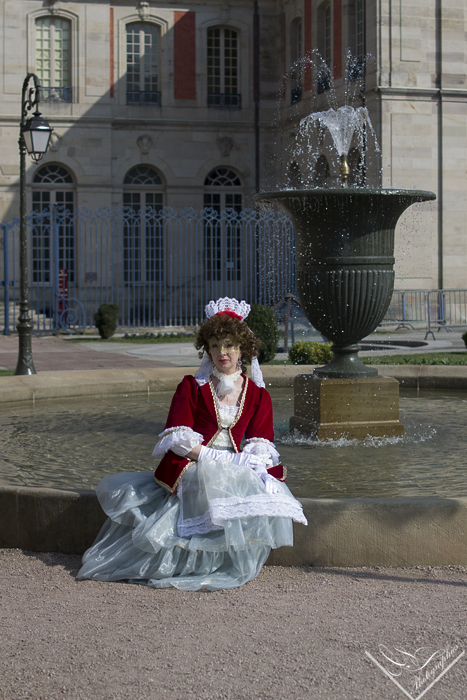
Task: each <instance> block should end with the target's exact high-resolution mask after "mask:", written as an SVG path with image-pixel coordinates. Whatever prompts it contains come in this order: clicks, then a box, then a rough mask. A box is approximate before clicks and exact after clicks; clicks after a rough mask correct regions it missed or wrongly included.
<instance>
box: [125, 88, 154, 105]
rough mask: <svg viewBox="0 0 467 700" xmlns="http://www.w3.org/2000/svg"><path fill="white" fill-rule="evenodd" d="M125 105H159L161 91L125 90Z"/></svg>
mask: <svg viewBox="0 0 467 700" xmlns="http://www.w3.org/2000/svg"><path fill="white" fill-rule="evenodd" d="M126 103H127V105H152V106H153V107H160V106H161V91H160V90H127V91H126Z"/></svg>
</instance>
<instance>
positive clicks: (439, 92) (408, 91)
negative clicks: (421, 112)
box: [366, 85, 467, 100]
mask: <svg viewBox="0 0 467 700" xmlns="http://www.w3.org/2000/svg"><path fill="white" fill-rule="evenodd" d="M371 92H377V93H379V94H380V95H382V96H383V97H385V96H387V97H390V98H394V97H401V98H404V99H410V98H417V97H425V98H426V97H428V98H432V99H433V98H435V99H438V100H439V99H440V97H441V99H451V100H453V99H459V100H465V99H467V90H466V89H461V88H418V87H385V86H383V85H378V86H377V87H376V88H372V89H370V90H367V93H366V94H369V93H371Z"/></svg>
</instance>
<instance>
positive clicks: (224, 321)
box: [195, 313, 261, 373]
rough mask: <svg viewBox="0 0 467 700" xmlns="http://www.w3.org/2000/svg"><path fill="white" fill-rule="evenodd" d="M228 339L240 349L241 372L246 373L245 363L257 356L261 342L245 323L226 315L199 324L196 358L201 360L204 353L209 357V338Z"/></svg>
mask: <svg viewBox="0 0 467 700" xmlns="http://www.w3.org/2000/svg"><path fill="white" fill-rule="evenodd" d="M227 336H229V338H231V339H232V341H233V342H234V343H235V345H238V346H239V347H240V351H241V353H242V372H243V373H245V372H246V364H245V360H246V361H247V362H251V361H252V359H253V358H254V357H257V356H258V352H259V347H260V345H261V341H260V340H259V338H257V337H256V336H255V334H254V333H253V332H252V331H251V330H250V329H249V328H248V326H247V325H246V323H245V322H243V321H238V320H237V319H235V318H232V317H231V316H228V315H227V314H223V313H220V314H215V315H214V316H211V318H210V319H208V320H207V321H204V323H202V324H201V326H200V328H199V331H198V335H197V337H196V342H195V348H196V349H197V350H199V351H200V352H198V356H199V358H200V359H201V358H202V357H203V354H204V353H205V352H207V353H208V355H209V341H210V340H211V338H217V339H218V340H222V338H226V337H227Z"/></svg>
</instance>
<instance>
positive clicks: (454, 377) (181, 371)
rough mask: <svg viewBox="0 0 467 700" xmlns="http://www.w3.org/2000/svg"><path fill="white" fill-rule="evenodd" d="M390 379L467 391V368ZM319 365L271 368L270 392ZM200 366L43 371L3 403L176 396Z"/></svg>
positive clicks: (407, 372) (18, 384)
mask: <svg viewBox="0 0 467 700" xmlns="http://www.w3.org/2000/svg"><path fill="white" fill-rule="evenodd" d="M377 368H378V370H379V373H380V374H381V375H382V376H384V377H394V378H395V379H397V380H398V381H399V382H400V384H401V386H403V387H406V388H414V389H467V366H462V365H461V366H458V367H452V366H449V367H444V366H436V365H435V366H431V365H379V366H377ZM313 369H314V366H311V365H299V366H296V367H291V366H285V367H281V366H278V365H276V366H271V367H265V368H264V370H263V375H264V381H265V384H266V387H292V386H293V380H294V378H295V377H296V376H297V375H298V374H311V372H313ZM196 371H197V368H196V367H177V368H173V369H171V368H165V367H164V368H154V369H125V370H121V369H119V370H115V369H105V370H79V371H74V372H41V373H40V374H35V375H32V376H23V377H2V378H1V379H0V403H3V402H7V401H35V400H39V399H50V398H64V397H71V396H75V397H79V396H103V395H111V394H131V393H153V392H156V391H174V390H175V388H176V386H177V384H178V383H179V382H180V380H181V378H182V377H183V376H184V375H185V374H195V373H196Z"/></svg>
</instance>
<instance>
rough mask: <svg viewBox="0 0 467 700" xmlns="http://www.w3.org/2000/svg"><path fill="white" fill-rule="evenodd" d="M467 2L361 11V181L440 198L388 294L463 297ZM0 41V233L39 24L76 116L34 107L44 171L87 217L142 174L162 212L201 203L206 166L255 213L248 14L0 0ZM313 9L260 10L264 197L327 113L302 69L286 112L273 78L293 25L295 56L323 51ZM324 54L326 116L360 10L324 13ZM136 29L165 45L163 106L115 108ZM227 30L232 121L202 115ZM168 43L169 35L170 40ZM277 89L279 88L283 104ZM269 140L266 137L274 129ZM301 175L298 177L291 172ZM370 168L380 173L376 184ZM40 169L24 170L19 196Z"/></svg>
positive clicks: (286, 53)
mask: <svg viewBox="0 0 467 700" xmlns="http://www.w3.org/2000/svg"><path fill="white" fill-rule="evenodd" d="M466 5H467V0H461V1H460V2H459V0H445V2H443V3H442V17H439V16H438V15H437V14H436V8H437V6H438V4H437V2H436V0H411V2H410V3H407V2H405V0H382V1H381V2H376V0H367V1H366V3H365V6H366V44H365V49H366V51H367V52H369V53H371V54H372V55H373V56H374V58H375V61H374V62H372V63H370V64H369V65H368V69H367V76H366V102H367V106H368V109H369V111H370V115H371V118H372V121H373V124H374V127H375V130H376V133H377V136H378V139H379V143H380V146H381V156H380V157H379V156H378V155H377V154H376V157H375V158H374V164H373V165H372V166H371V168H369V171H368V176H369V181H370V182H375V183H376V182H378V181H380V182H381V183H382V184H383V185H384V186H390V187H409V188H418V189H428V190H433V191H435V192H436V194H437V197H438V200H437V202H436V203H435V204H433V205H427V204H424V205H420V206H419V207H414V208H412V209H411V210H410V211H409V212H407V214H406V215H405V216H404V218H403V220H401V222H400V224H399V226H398V229H397V237H396V288H399V289H423V288H437V287H438V286H443V287H444V288H465V286H466V284H465V269H466V267H467V232H466V228H465V226H466V225H465V221H466V206H467V203H466V187H465V185H466V182H465V180H466V171H465V162H466V156H467V153H466V139H465V136H466V131H467V123H466V122H467V118H466V97H467V87H466V84H465V81H466V78H465V75H466V57H465V21H466V18H465V14H466ZM0 6H1V14H0V40H1V49H2V55H3V56H4V62H3V71H2V72H1V74H0V94H1V97H2V99H1V100H0V138H1V140H2V152H1V156H0V220H6V219H9V218H11V217H12V216H14V215H17V214H18V208H19V207H18V199H19V193H18V182H19V154H18V146H17V140H18V121H19V112H20V96H21V85H22V81H23V79H24V77H25V75H26V72H27V71H28V70H29V71H35V70H36V47H35V23H36V20H37V19H39V18H41V17H45V16H52V17H55V18H62V19H66V20H68V21H69V22H70V23H71V25H70V26H71V37H72V41H71V47H72V48H71V86H72V89H73V101H72V102H71V103H44V104H43V105H42V112H43V114H44V115H45V116H46V117H47V118H48V119H49V121H50V123H51V125H52V126H53V128H54V135H53V138H52V143H51V147H50V149H49V152H48V154H47V155H46V156H45V158H44V159H43V161H42V163H41V164H40V165H42V164H50V163H58V164H61V165H63V166H65V167H66V168H67V169H68V170H69V172H70V173H71V174H72V177H73V180H74V191H75V202H76V204H77V205H78V206H79V205H84V206H86V207H88V208H90V209H95V208H97V207H100V206H110V207H114V208H119V207H120V206H122V197H123V180H124V177H125V175H126V173H128V171H129V170H130V169H131V168H132V167H134V166H136V165H139V164H145V165H151V166H154V167H155V168H156V169H157V172H158V173H159V175H160V177H161V179H162V181H163V188H162V189H163V196H164V204H165V205H168V206H172V207H174V208H176V209H180V208H183V207H186V206H191V207H194V208H196V209H200V208H201V207H202V206H203V193H204V181H205V178H206V176H207V175H208V173H209V172H210V171H212V170H213V169H214V168H216V167H220V166H222V167H226V168H229V169H231V170H232V171H233V172H235V173H236V174H237V175H238V176H239V177H240V178H241V182H242V193H243V206H251V205H252V204H253V194H254V188H255V127H254V115H255V111H254V90H253V88H254V84H253V83H254V81H253V59H254V56H253V4H252V3H249V2H246V1H243V0H236V1H235V2H230V3H228V2H225V3H222V4H218V3H210V4H209V3H208V4H206V3H204V4H198V3H197V2H196V1H195V0H190V2H189V3H188V4H185V5H184V6H183V7H181V6H180V7H177V6H174V5H172V4H169V3H168V2H163V1H160V2H149V3H148V2H127V1H126V0H120V1H119V2H113V3H109V2H108V1H107V2H106V1H104V0H96V1H94V2H89V3H88V2H63V1H62V0H53V1H52V2H49V3H43V2H42V0H2V1H1V2H0ZM322 8H323V4H322V3H321V2H319V0H294V1H293V2H292V1H285V0H281V1H280V2H279V3H275V2H272V0H260V2H259V15H260V18H259V30H260V31H259V36H260V166H261V180H260V184H261V187H262V188H263V189H268V188H270V187H273V186H276V184H277V183H278V182H280V181H281V180H283V178H284V173H285V172H286V170H287V167H288V160H289V152H290V146H291V144H292V143H293V138H294V136H293V135H294V133H295V131H296V129H297V126H298V123H299V121H300V119H301V118H302V117H303V116H305V115H306V114H308V113H309V112H310V111H312V110H316V109H325V108H326V107H327V106H328V95H327V94H321V95H317V94H316V80H315V78H314V77H313V76H312V72H311V71H310V70H306V71H305V73H304V75H303V77H302V88H303V90H302V95H301V99H300V100H299V101H298V103H297V104H294V105H291V99H290V95H291V92H290V91H291V83H290V81H284V79H283V74H284V72H285V71H286V70H287V69H288V67H289V66H290V62H291V60H293V56H294V55H295V54H294V47H293V46H291V37H292V36H293V35H292V34H291V26H292V23H293V22H296V21H301V30H300V31H301V32H302V35H301V36H302V39H301V45H302V53H303V51H304V50H308V49H309V47H310V46H311V47H312V48H316V47H317V46H318V45H320V41H322V38H321V37H322V27H321V26H320V22H321V19H320V18H321V17H322V13H321V14H320V11H321V9H322ZM330 8H331V21H332V30H331V44H332V46H331V48H332V61H333V66H334V76H335V80H336V89H337V96H336V99H337V103H338V104H341V103H342V101H343V100H344V99H345V94H344V93H345V90H346V85H345V82H344V78H343V76H342V75H341V74H342V70H343V56H344V54H345V51H346V49H347V48H348V47H349V46H350V47H351V48H353V49H355V45H356V43H355V42H356V38H355V37H356V29H355V16H356V3H355V2H354V1H353V0H334V1H333V2H332V3H330ZM139 21H145V22H150V23H153V24H155V25H156V26H157V27H158V29H159V34H160V52H159V62H160V70H159V77H160V88H159V89H160V90H161V95H162V97H161V100H162V106H160V107H159V106H154V105H152V106H149V105H145V106H131V105H127V104H126V69H127V58H126V25H127V24H128V23H131V22H139ZM212 26H221V27H227V28H231V29H234V30H235V31H237V32H238V37H239V92H240V93H241V103H242V108H241V109H238V110H236V109H209V108H208V107H207V78H206V76H207V54H206V38H207V31H208V29H209V28H210V27H212ZM177 37H178V38H177ZM281 90H283V92H282V94H281ZM276 127H279V128H278V130H277V132H276V133H275V128H276ZM302 167H303V168H304V169H306V167H307V165H306V163H304V164H303V165H302ZM379 167H381V168H382V170H381V171H379ZM37 168H38V166H36V165H34V164H33V163H32V161H31V160H30V159H28V173H27V180H28V198H29V202H31V197H32V195H31V192H32V188H33V185H32V180H33V177H34V174H35V173H36V171H37Z"/></svg>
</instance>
